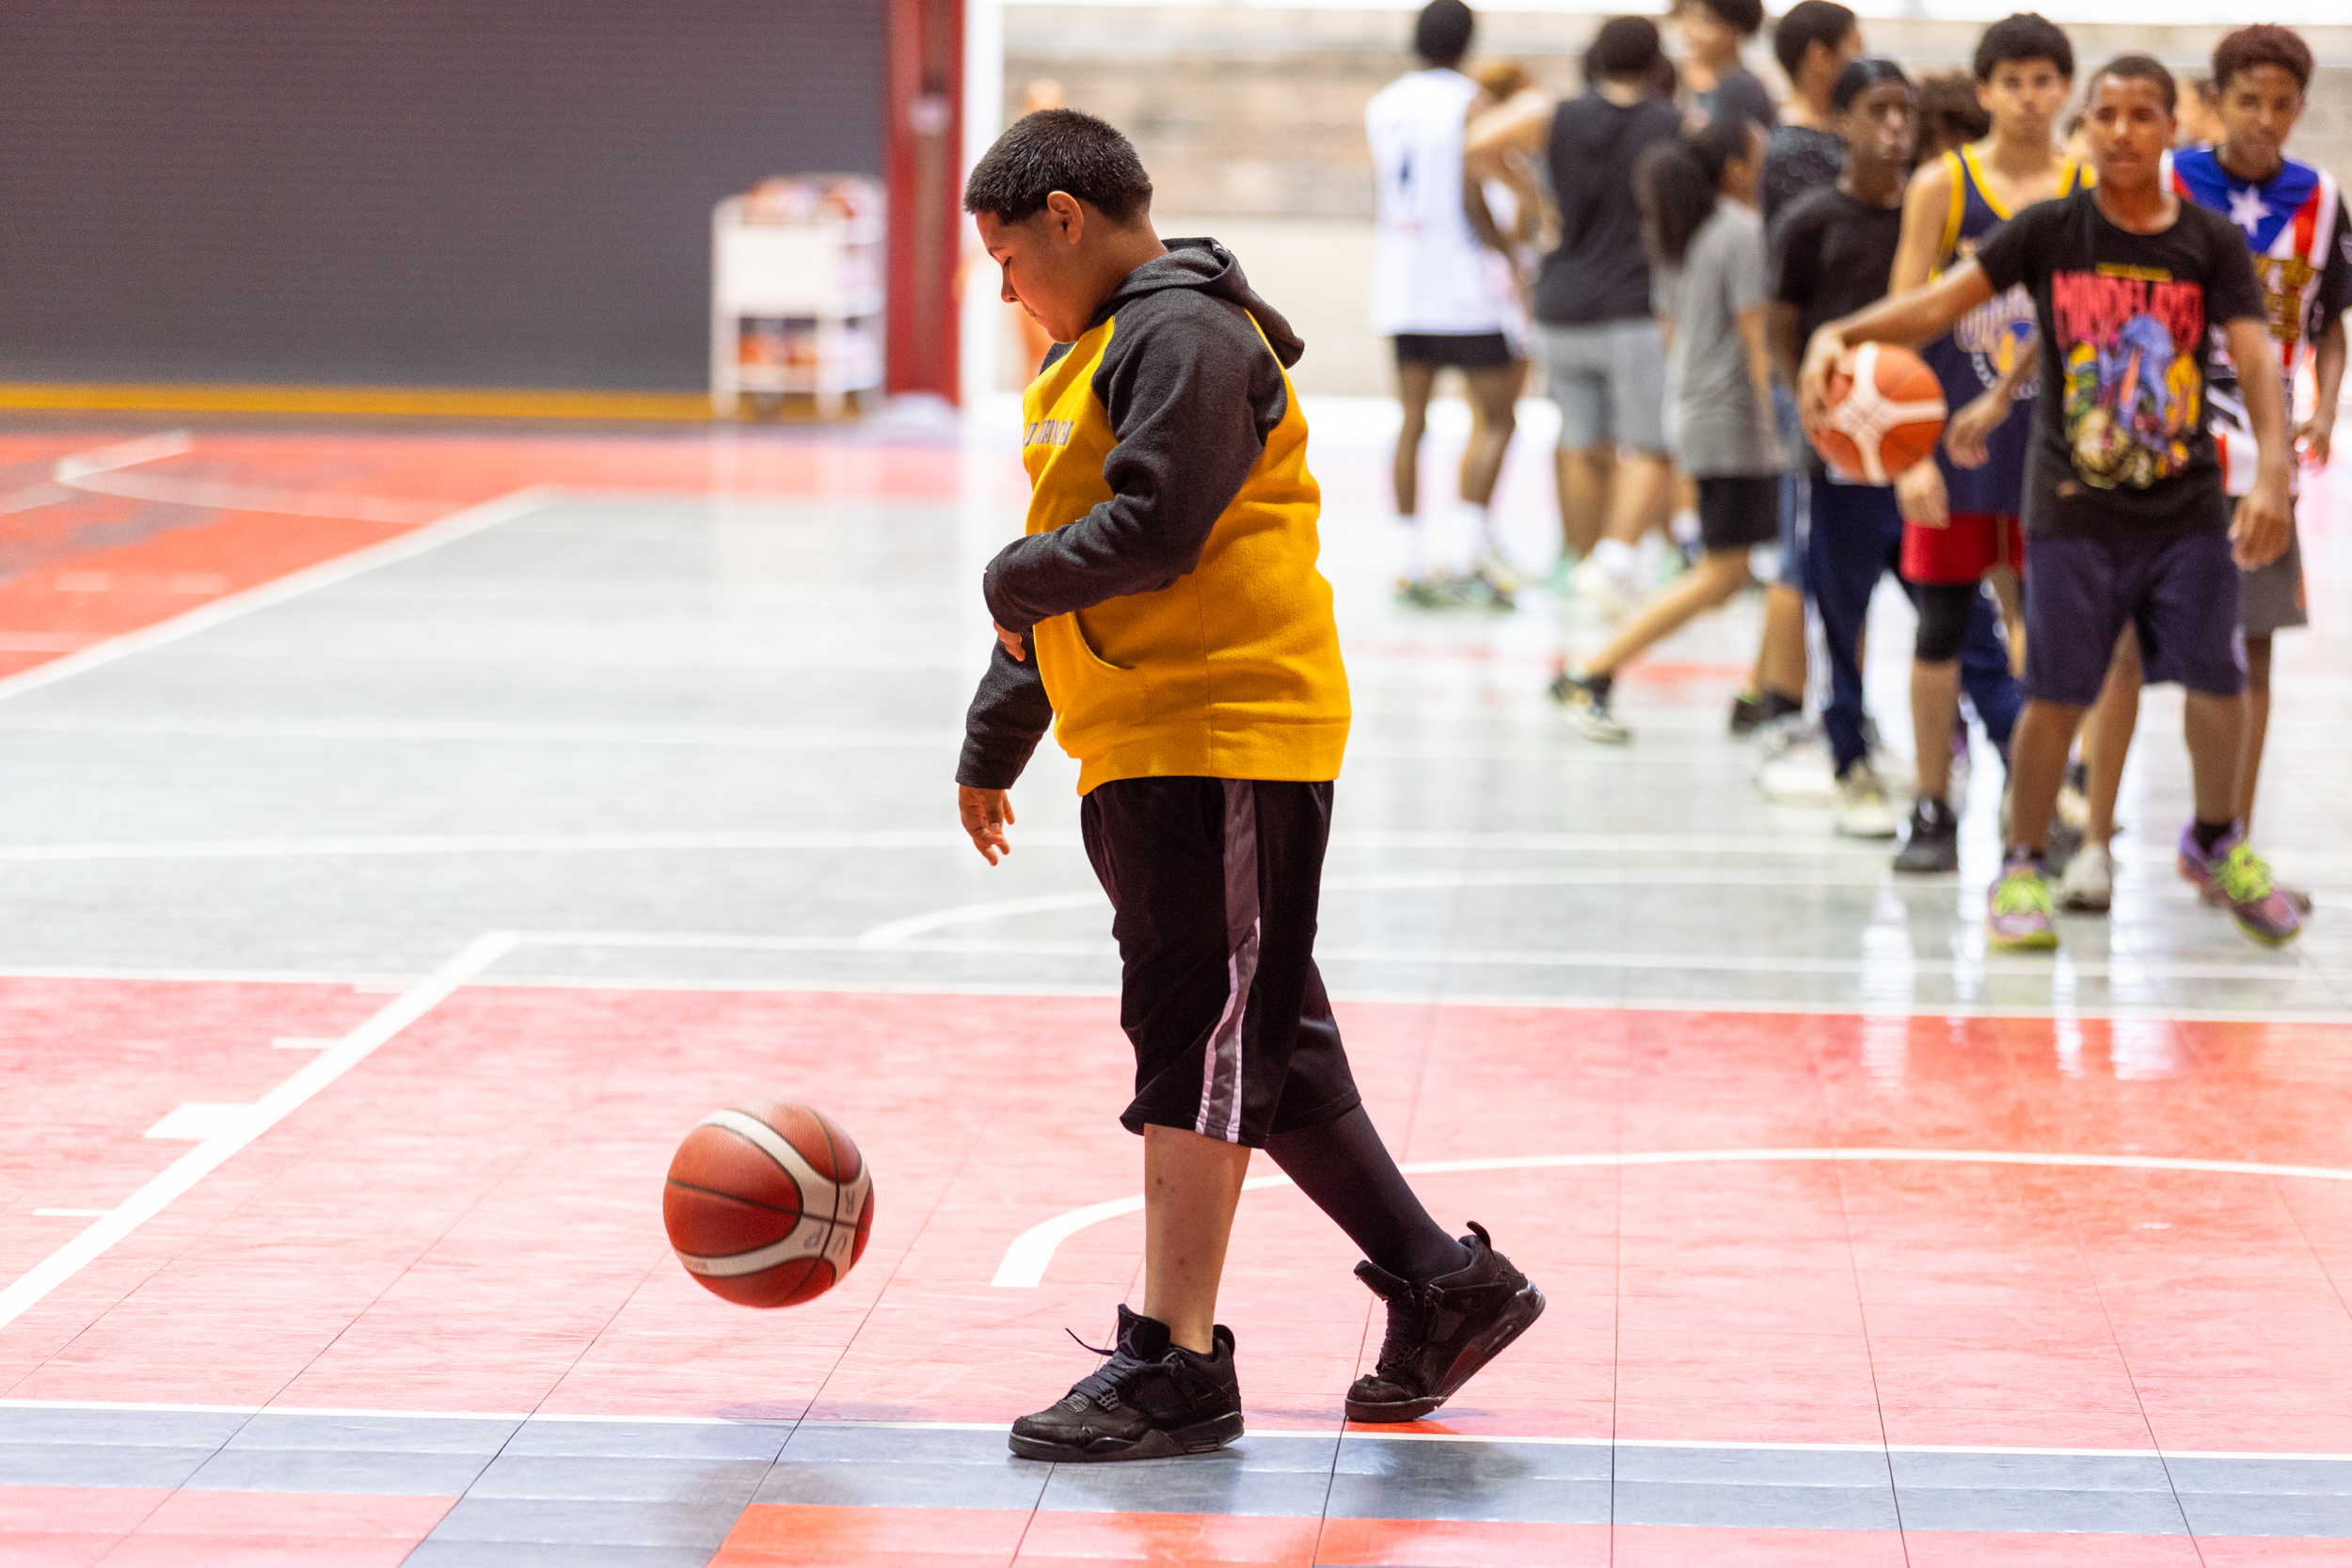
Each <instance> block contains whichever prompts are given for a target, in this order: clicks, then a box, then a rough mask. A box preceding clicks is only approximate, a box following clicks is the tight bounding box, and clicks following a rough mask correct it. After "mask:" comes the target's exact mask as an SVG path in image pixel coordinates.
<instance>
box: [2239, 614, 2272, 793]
mask: <svg viewBox="0 0 2352 1568" xmlns="http://www.w3.org/2000/svg"><path fill="white" fill-rule="evenodd" d="M2270 648H2271V642H2270V639H2269V638H2267V637H2256V636H2254V635H2253V634H2252V633H2251V632H2249V633H2248V634H2247V637H2246V758H2245V761H2244V762H2242V763H2241V764H2239V766H2238V782H2237V818H2238V820H2239V821H2241V822H2243V823H2245V824H2246V825H2247V827H2248V828H2249V830H2250V829H2251V828H2252V827H2253V823H2254V791H2255V789H2256V788H2257V787H2259V786H2260V785H2261V784H2262V777H2263V743H2264V742H2265V740H2267V739H2268V738H2269V736H2270Z"/></svg>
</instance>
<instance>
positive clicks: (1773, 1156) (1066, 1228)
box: [989, 1148, 2352, 1290]
mask: <svg viewBox="0 0 2352 1568" xmlns="http://www.w3.org/2000/svg"><path fill="white" fill-rule="evenodd" d="M1812 1162H1828V1163H1833V1164H1850V1163H1851V1164H1865V1163H1867V1164H1881V1163H1888V1164H1892V1163H1912V1162H1917V1163H1925V1164H1952V1165H2032V1166H2038V1167H2040V1166H2050V1167H2062V1168H2071V1169H2098V1170H2174V1171H2193V1172H2200V1173H2204V1174H2209V1175H2221V1176H2268V1177H2299V1178H2302V1179H2305V1180H2314V1181H2352V1170H2344V1169H2339V1168H2337V1167H2335V1166H2333V1165H2272V1164H2255V1163H2252V1162H2249V1161H2244V1160H2191V1159H2170V1158H2167V1157H2165V1156H2162V1155H2153V1154H2024V1153H2011V1152H2008V1151H2004V1150H1997V1149H1974V1148H1698V1149H1668V1150H1662V1151H1659V1152H1655V1153H1636V1154H1536V1155H1528V1156H1515V1157H1504V1158H1502V1159H1488V1160H1417V1161H1413V1162H1411V1163H1410V1164H1400V1165H1398V1166H1397V1168H1398V1169H1399V1170H1401V1171H1403V1172H1404V1173H1405V1174H1406V1175H1407V1176H1452V1175H1457V1174H1461V1173H1464V1172H1471V1171H1496V1170H1571V1169H1610V1168H1623V1167H1625V1166H1629V1165H1703V1164H1752V1163H1792V1164H1795V1163H1812ZM1290 1185H1292V1182H1291V1179H1290V1178H1289V1177H1287V1176H1253V1177H1251V1178H1250V1179H1249V1180H1247V1181H1244V1182H1243V1183H1242V1184H1241V1188H1242V1191H1243V1192H1246V1193H1248V1192H1263V1191H1265V1190H1267V1189H1269V1188H1274V1187H1287V1186H1290ZM1141 1212H1143V1195H1142V1194H1140V1193H1137V1194H1136V1195H1135V1196H1132V1197H1116V1198H1112V1199H1110V1200H1109V1201H1107V1202H1104V1203H1089V1204H1088V1205H1087V1206H1086V1207H1085V1208H1083V1209H1073V1210H1071V1211H1070V1212H1068V1213H1066V1214H1057V1215H1055V1216H1054V1217H1053V1218H1052V1219H1049V1220H1041V1221H1040V1222H1039V1223H1038V1224H1036V1225H1033V1226H1031V1227H1029V1228H1028V1229H1026V1230H1025V1231H1023V1232H1022V1233H1021V1234H1020V1235H1018V1236H1016V1237H1014V1238H1013V1239H1012V1243H1011V1244H1010V1245H1009V1246H1008V1247H1006V1248H1005V1256H1004V1258H1003V1259H1002V1260H1001V1261H1000V1262H998V1264H997V1265H996V1275H995V1277H994V1278H993V1279H991V1280H990V1281H989V1283H990V1284H991V1285H993V1286H997V1287H1000V1288H1002V1289H1006V1290H1027V1289H1030V1288H1032V1287H1035V1286H1037V1285H1039V1284H1041V1283H1042V1282H1043V1280H1044V1278H1045V1270H1046V1268H1047V1266H1048V1265H1050V1264H1051V1263H1052V1262H1053V1260H1054V1253H1055V1252H1056V1250H1057V1249H1058V1248H1059V1247H1060V1246H1061V1244H1062V1243H1064V1242H1066V1241H1068V1240H1069V1239H1070V1238H1071V1237H1073V1236H1074V1235H1076V1234H1077V1233H1078V1232H1079V1231H1081V1230H1084V1229H1087V1228H1088V1227H1090V1226H1096V1225H1100V1224H1102V1223H1103V1222H1104V1220H1109V1219H1117V1218H1118V1217H1119V1216H1120V1215H1122V1214H1136V1213H1141Z"/></svg>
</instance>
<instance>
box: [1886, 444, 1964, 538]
mask: <svg viewBox="0 0 2352 1568" xmlns="http://www.w3.org/2000/svg"><path fill="white" fill-rule="evenodd" d="M1895 510H1896V511H1898V512H1899V513H1901V514H1902V515H1903V521H1904V522H1906V523H1917V524H1918V525H1919V526H1920V527H1921V528H1949V527H1951V525H1952V504H1951V492H1950V491H1948V490H1947V489H1945V488H1944V470H1943V469H1941V468H1939V467H1936V466H1935V460H1934V459H1933V458H1931V457H1930V458H1922V459H1921V460H1920V461H1918V462H1916V463H1914V464H1913V465H1912V466H1911V467H1908V468H1905V469H1904V470H1903V471H1902V472H1901V473H1899V474H1897V475H1896V476H1895Z"/></svg>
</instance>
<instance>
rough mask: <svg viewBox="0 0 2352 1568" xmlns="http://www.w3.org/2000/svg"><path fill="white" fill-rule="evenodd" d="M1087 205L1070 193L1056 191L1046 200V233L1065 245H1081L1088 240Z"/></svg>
mask: <svg viewBox="0 0 2352 1568" xmlns="http://www.w3.org/2000/svg"><path fill="white" fill-rule="evenodd" d="M1086 228H1087V210H1086V204H1085V203H1084V202H1082V201H1080V200H1079V199H1078V198H1076V197H1074V196H1072V195H1071V194H1070V193H1069V192H1068V191H1055V192H1053V193H1051V194H1050V195H1048V196H1047V197H1046V198H1045V229H1046V232H1047V233H1049V234H1051V235H1053V236H1054V237H1055V238H1057V239H1058V240H1060V241H1061V242H1062V244H1064V245H1080V244H1083V243H1084V242H1085V240H1086Z"/></svg>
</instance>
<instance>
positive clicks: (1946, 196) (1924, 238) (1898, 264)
mask: <svg viewBox="0 0 2352 1568" xmlns="http://www.w3.org/2000/svg"><path fill="white" fill-rule="evenodd" d="M1951 211H1952V166H1951V165H1950V164H1949V163H1947V162H1946V161H1945V160H1944V159H1942V158H1938V159H1937V160H1936V161H1935V162H1933V163H1932V164H1930V165H1929V166H1927V167H1926V168H1923V169H1921V170H1920V171H1919V172H1918V173H1916V174H1915V175H1913V176H1912V177H1911V186H1910V188H1909V189H1907V190H1906V191H1904V192H1903V230H1902V238H1901V239H1900V240H1899V241H1897V242H1896V245H1895V267H1894V271H1893V272H1892V273H1891V274H1889V275H1888V277H1887V279H1886V292H1887V293H1890V294H1903V293H1910V292H1911V291H1912V290H1914V289H1915V288H1917V287H1918V286H1919V285H1920V284H1922V283H1925V282H1926V281H1927V280H1928V279H1929V278H1930V277H1933V276H1934V275H1935V263H1936V261H1938V260H1939V259H1940V258H1939V256H1938V254H1937V253H1938V252H1939V251H1941V250H1942V249H1943V248H1944V226H1945V224H1946V223H1947V222H1948V221H1949V220H1950V217H1951Z"/></svg>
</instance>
